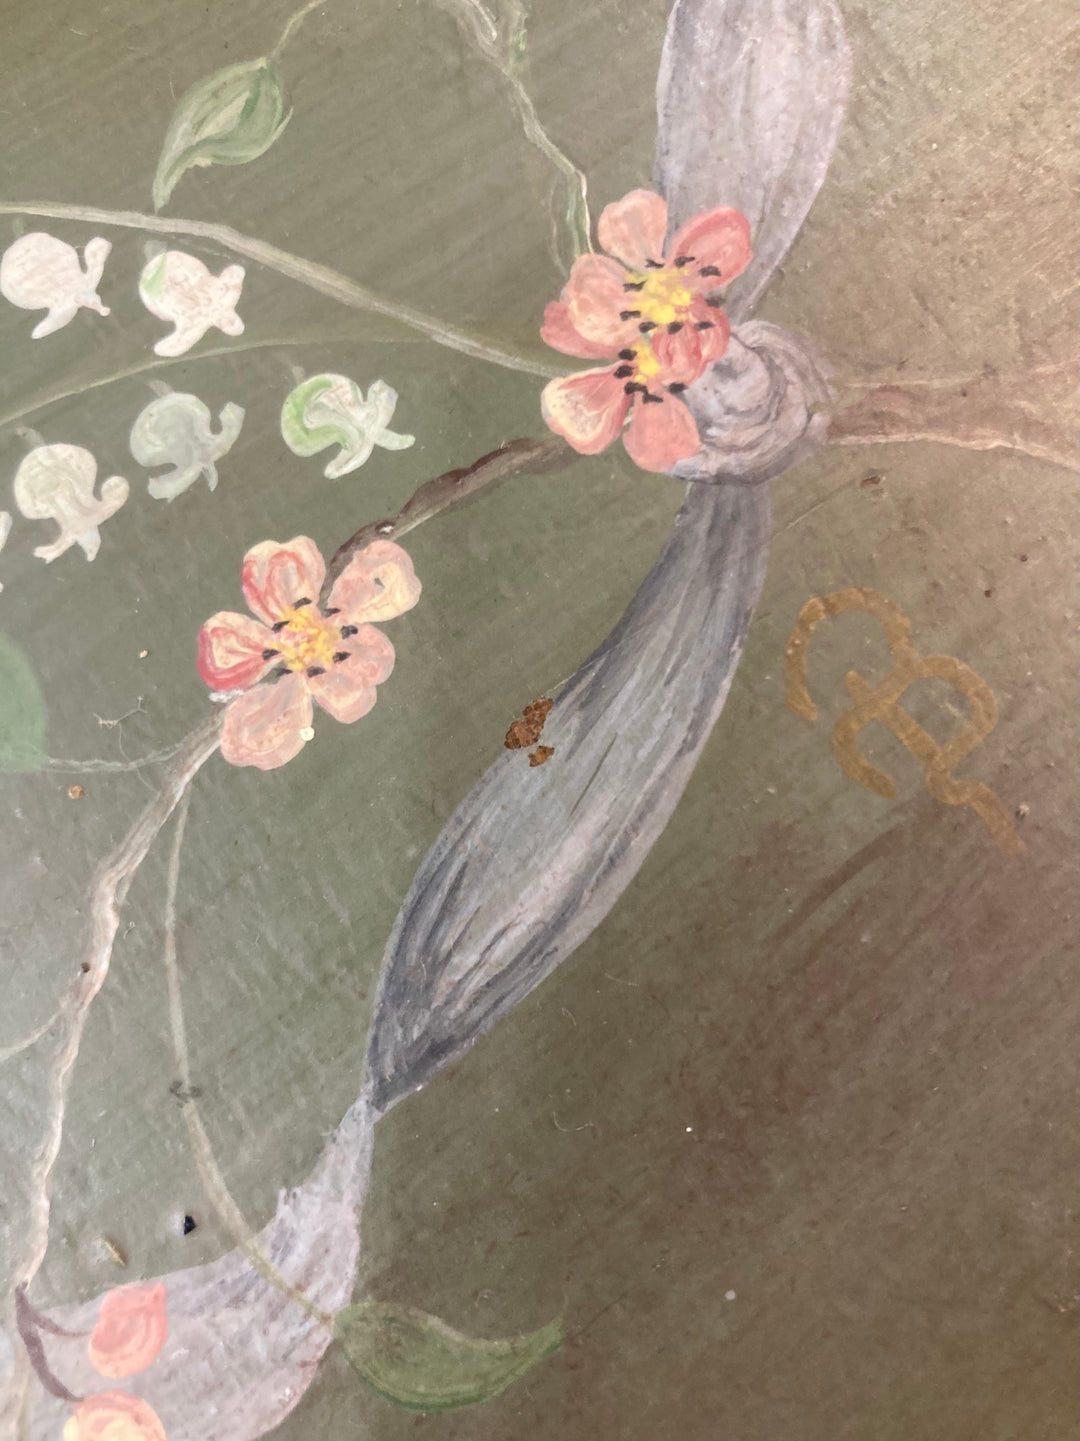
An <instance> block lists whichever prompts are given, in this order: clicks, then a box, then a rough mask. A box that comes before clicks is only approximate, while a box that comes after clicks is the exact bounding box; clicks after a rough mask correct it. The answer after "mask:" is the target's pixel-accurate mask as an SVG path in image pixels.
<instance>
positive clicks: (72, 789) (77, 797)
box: [68, 786, 86, 801]
mask: <svg viewBox="0 0 1080 1441" xmlns="http://www.w3.org/2000/svg"><path fill="white" fill-rule="evenodd" d="M85 794H86V789H85V787H84V786H68V800H72V801H81V800H82V798H83V796H84V795H85Z"/></svg>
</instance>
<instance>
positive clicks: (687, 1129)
mask: <svg viewBox="0 0 1080 1441" xmlns="http://www.w3.org/2000/svg"><path fill="white" fill-rule="evenodd" d="M693 1129H694V1128H693V1126H687V1128H686V1134H687V1135H689V1134H690V1132H691V1131H692V1130H693Z"/></svg>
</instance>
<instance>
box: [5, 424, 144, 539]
mask: <svg viewBox="0 0 1080 1441" xmlns="http://www.w3.org/2000/svg"><path fill="white" fill-rule="evenodd" d="M97 468H98V467H97V461H96V460H95V459H94V457H93V456H92V455H91V454H90V452H89V451H88V450H84V449H83V447H82V446H81V445H63V444H60V445H38V446H35V448H34V449H33V450H32V451H30V453H29V455H27V456H26V457H25V458H24V460H23V461H22V463H21V465H20V466H19V468H18V470H17V471H16V472H15V483H14V490H15V503H16V504H17V505H18V507H19V509H20V511H21V512H22V513H23V515H25V516H26V518H27V520H55V521H56V524H57V525H58V526H59V527H60V534H59V535H58V536H57V538H56V540H55V541H53V543H52V544H51V545H39V546H38V547H37V548H36V549H35V551H34V554H35V555H36V556H38V557H39V558H40V559H41V560H43V561H45V562H46V563H48V562H49V561H53V560H55V559H56V558H57V556H60V555H63V553H64V552H65V551H66V550H70V549H71V547H72V546H73V545H78V546H80V547H81V549H82V551H83V553H84V554H85V556H86V558H87V560H93V559H94V556H96V555H97V553H98V549H99V547H100V545H101V532H100V531H99V529H98V526H100V525H101V523H102V521H105V520H108V518H109V516H110V515H115V514H116V512H117V511H118V510H119V509H120V507H121V506H122V505H123V504H124V501H125V500H127V498H128V493H129V487H128V483H127V481H126V480H125V479H124V478H123V476H119V475H112V476H110V477H109V478H108V480H106V481H104V482H103V484H102V487H101V494H100V495H97V494H96V493H95V489H94V482H95V480H96V478H97Z"/></svg>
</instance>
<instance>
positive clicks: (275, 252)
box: [0, 200, 566, 380]
mask: <svg viewBox="0 0 1080 1441" xmlns="http://www.w3.org/2000/svg"><path fill="white" fill-rule="evenodd" d="M0 215H37V216H41V217H43V218H44V219H48V220H77V221H81V222H83V223H84V224H87V225H115V226H120V227H121V228H123V229H126V230H143V231H146V232H147V233H148V234H151V235H187V236H192V237H193V238H195V239H198V240H209V241H212V242H213V243H214V244H215V245H221V246H223V247H224V248H225V249H227V250H231V251H233V252H235V253H236V254H237V255H243V256H246V257H247V259H249V260H254V261H255V263H256V264H258V265H265V266H266V267H267V269H268V270H276V271H277V273H278V274H279V275H284V276H286V277H288V279H290V280H296V281H298V282H299V283H300V284H301V285H306V286H307V287H308V288H309V289H311V290H316V291H318V292H319V294H320V295H328V296H329V297H330V298H331V300H336V301H339V302H340V303H341V304H342V305H348V306H350V307H352V308H353V309H355V310H369V311H371V313H372V314H374V315H383V316H386V318H387V319H389V320H396V321H398V322H400V324H402V325H406V326H408V327H409V328H410V329H411V330H416V331H418V332H419V333H420V334H421V335H424V336H426V337H427V338H428V339H429V340H434V341H435V342H436V343H437V344H438V345H445V346H447V347H448V349H450V350H456V351H459V352H460V353H461V354H462V355H468V356H471V357H472V358H473V359H474V360H486V361H487V362H488V363H489V364H491V365H500V366H502V367H503V369H505V370H517V371H522V372H524V374H526V375H537V376H541V377H542V378H543V379H545V380H549V379H551V378H552V377H553V376H556V375H563V374H565V373H566V372H565V370H564V369H562V368H560V367H555V366H551V365H547V364H545V363H543V362H541V361H536V360H529V359H527V358H526V357H525V356H523V355H514V354H513V353H512V352H510V351H508V350H501V349H500V348H499V347H498V346H496V345H490V344H488V342H487V341H484V340H480V339H478V338H477V337H475V336H472V335H468V334H466V333H465V332H464V331H461V330H456V329H454V327H453V326H449V325H445V324H444V323H443V322H442V321H441V320H437V319H436V318H435V317H434V316H431V315H427V314H425V313H424V312H423V311H421V310H415V309H413V307H412V306H409V305H401V304H399V303H398V302H396V301H393V300H384V299H383V297H382V296H380V295H376V294H375V293H374V292H373V291H371V290H367V289H366V288H365V287H364V286H362V285H358V284H357V283H356V281H355V280H350V279H349V277H348V276H347V275H342V274H340V273H339V272H338V271H336V270H331V269H330V268H329V266H326V265H320V264H318V263H317V262H316V261H314V260H305V259H304V258H303V256H300V255H293V254H291V252H289V251H288V250H281V249H279V248H278V247H277V246H276V245H270V244H268V243H267V242H266V241H265V240H259V239H257V238H256V237H255V236H252V235H243V234H241V232H240V231H239V230H233V228H232V227H231V226H229V225H217V224H215V223H214V222H212V221H208V220H177V219H173V218H171V217H166V216H163V215H143V214H142V213H141V212H140V211H137V210H104V209H101V208H100V207H98V206H94V205H65V204H52V205H50V204H45V203H43V202H37V201H15V200H0Z"/></svg>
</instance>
